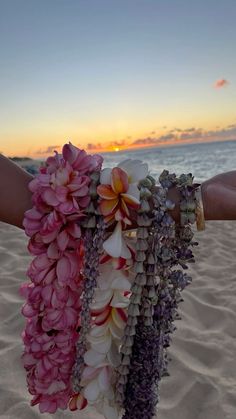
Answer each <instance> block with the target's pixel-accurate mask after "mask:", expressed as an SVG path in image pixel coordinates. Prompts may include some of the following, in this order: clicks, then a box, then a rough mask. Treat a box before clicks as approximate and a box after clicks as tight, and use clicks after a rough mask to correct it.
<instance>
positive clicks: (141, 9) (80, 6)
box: [0, 0, 236, 158]
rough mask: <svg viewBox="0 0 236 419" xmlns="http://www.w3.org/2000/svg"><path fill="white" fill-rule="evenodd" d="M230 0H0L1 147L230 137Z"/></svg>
mask: <svg viewBox="0 0 236 419" xmlns="http://www.w3.org/2000/svg"><path fill="white" fill-rule="evenodd" d="M235 21H236V1H235V0H224V1H215V0H198V1H196V0H119V1H118V0H40V1H36V0H0V152H2V153H4V154H5V155H8V156H13V155H14V156H15V155H18V156H19V155H21V156H23V155H24V156H28V157H36V158H40V157H45V156H47V155H48V154H52V152H53V150H58V151H59V150H60V149H61V147H62V145H63V144H64V143H66V142H68V141H71V142H72V143H73V144H75V145H76V146H79V147H80V148H85V149H87V150H90V151H91V152H94V151H99V150H101V151H102V150H103V151H104V150H108V151H118V150H119V149H125V148H132V147H144V146H154V145H155V146H158V145H160V146H163V145H171V144H176V143H179V142H198V141H199V142H200V141H213V140H214V141H218V140H228V139H232V140H233V139H236V54H235V49H236V25H235Z"/></svg>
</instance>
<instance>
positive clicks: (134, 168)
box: [100, 159, 148, 259]
mask: <svg viewBox="0 0 236 419" xmlns="http://www.w3.org/2000/svg"><path fill="white" fill-rule="evenodd" d="M118 167H119V168H120V169H122V170H124V171H125V172H126V174H127V176H128V181H129V188H128V190H127V192H126V195H130V196H132V197H133V198H135V199H136V201H137V202H138V203H139V202H140V192H139V189H138V182H139V181H140V180H142V179H145V177H146V176H147V175H148V165H147V164H146V163H142V161H141V160H131V159H127V160H124V161H123V162H121V163H120V164H119V165H118ZM111 173H112V169H109V168H108V169H103V170H102V172H101V175H100V183H101V184H103V185H111V182H112V181H111ZM103 248H104V250H105V251H106V252H107V253H108V255H110V256H112V257H115V258H119V257H122V258H124V259H128V258H130V257H131V254H130V250H129V248H128V247H127V245H126V242H125V240H124V238H123V236H122V223H121V221H119V222H118V223H117V225H116V228H115V230H114V231H113V233H112V234H111V236H110V237H109V238H108V239H107V240H105V242H104V243H103Z"/></svg>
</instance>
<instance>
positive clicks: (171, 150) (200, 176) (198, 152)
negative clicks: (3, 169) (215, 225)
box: [20, 140, 236, 182]
mask: <svg viewBox="0 0 236 419" xmlns="http://www.w3.org/2000/svg"><path fill="white" fill-rule="evenodd" d="M103 157H104V164H103V167H114V166H116V165H117V164H118V163H120V162H122V161H123V160H125V159H138V160H142V161H143V162H146V163H148V166H149V170H150V174H151V175H153V176H154V177H155V178H156V179H157V178H158V176H159V175H160V173H161V172H162V171H163V170H164V169H167V170H169V172H172V173H173V172H174V173H176V174H177V175H180V174H181V173H192V174H193V176H194V179H195V181H196V182H203V181H204V180H206V179H209V178H211V177H212V176H215V175H217V174H219V173H222V172H228V171H230V170H236V140H235V141H222V142H211V143H198V144H184V145H178V146H177V145H175V146H169V147H154V148H142V149H139V150H126V151H119V152H113V153H103ZM20 164H21V165H22V166H23V167H25V168H26V170H28V171H29V172H31V173H32V174H35V172H36V171H37V167H38V165H39V161H36V160H35V161H34V160H31V161H30V162H27V161H21V162H20Z"/></svg>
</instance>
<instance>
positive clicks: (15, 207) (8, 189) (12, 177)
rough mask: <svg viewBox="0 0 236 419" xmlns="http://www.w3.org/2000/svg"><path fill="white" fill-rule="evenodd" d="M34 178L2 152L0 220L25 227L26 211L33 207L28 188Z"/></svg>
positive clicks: (0, 159) (0, 165)
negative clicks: (23, 224) (23, 222)
mask: <svg viewBox="0 0 236 419" xmlns="http://www.w3.org/2000/svg"><path fill="white" fill-rule="evenodd" d="M32 178H33V177H32V176H31V175H30V174H29V173H27V172H26V171H25V170H23V169H21V168H20V167H19V166H17V165H16V164H15V163H14V162H12V161H11V160H9V159H7V158H6V157H4V156H3V155H1V154H0V221H3V222H5V223H8V224H12V225H15V226H17V227H20V228H23V226H22V221H23V217H24V212H25V211H26V210H27V209H29V208H31V207H32V202H31V192H30V191H29V189H28V184H29V182H30V181H31V179H32Z"/></svg>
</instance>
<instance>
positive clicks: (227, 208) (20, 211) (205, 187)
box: [0, 155, 236, 229]
mask: <svg viewBox="0 0 236 419" xmlns="http://www.w3.org/2000/svg"><path fill="white" fill-rule="evenodd" d="M32 179H33V176H32V175H30V174H29V173H27V172H26V171H25V170H23V169H21V168H20V167H19V166H18V165H17V164H15V163H14V162H12V161H11V160H9V159H8V158H6V157H4V156H3V155H0V221H3V222H5V223H8V224H11V225H14V226H17V227H19V228H21V229H24V227H23V225H22V222H23V218H24V213H25V211H26V210H28V209H30V208H32V200H31V198H32V194H31V192H30V191H29V189H28V184H29V182H30V181H31V180H32ZM201 188H202V200H203V207H204V215H205V220H236V170H233V171H230V172H225V173H221V174H219V175H216V176H214V177H212V178H210V179H208V180H206V181H205V182H203V183H202V187H201ZM168 197H169V198H170V199H171V200H172V201H174V202H175V204H176V205H175V208H174V210H172V211H170V214H171V215H172V216H173V218H174V220H175V221H176V222H178V221H179V199H180V195H179V191H178V189H177V188H171V189H170V190H169V193H168Z"/></svg>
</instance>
